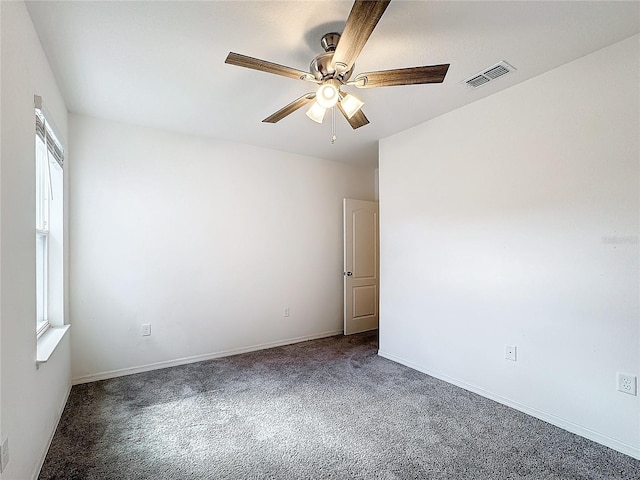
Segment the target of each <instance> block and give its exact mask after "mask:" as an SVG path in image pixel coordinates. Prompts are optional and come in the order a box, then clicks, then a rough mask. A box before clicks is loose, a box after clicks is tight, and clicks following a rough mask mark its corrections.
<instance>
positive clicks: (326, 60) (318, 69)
mask: <svg viewBox="0 0 640 480" xmlns="http://www.w3.org/2000/svg"><path fill="white" fill-rule="evenodd" d="M339 40H340V34H339V33H336V32H331V33H327V34H325V35H323V37H322V39H321V40H320V45H322V48H323V49H324V50H325V53H321V54H320V55H318V56H317V57H316V58H314V59H313V60H312V61H311V64H310V65H309V72H311V75H313V76H314V77H316V79H317V80H320V81H324V80H328V79H331V78H335V79H336V80H338V81H339V82H340V83H345V82H346V81H347V80H349V77H350V76H351V72H352V71H353V68H354V67H355V65H353V66H352V67H351V69H350V70H348V71H346V72H344V73H340V74H338V75H336V70H335V68H333V66H332V63H333V53H334V52H335V49H336V47H337V46H338V41H339Z"/></svg>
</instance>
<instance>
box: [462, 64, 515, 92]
mask: <svg viewBox="0 0 640 480" xmlns="http://www.w3.org/2000/svg"><path fill="white" fill-rule="evenodd" d="M514 70H515V68H514V67H512V66H511V65H509V64H508V63H507V62H505V61H504V60H503V61H502V62H500V63H496V64H495V65H492V66H491V67H489V68H487V69H485V70H483V71H482V72H478V73H476V74H475V75H473V76H472V77H470V78H468V79H466V80H463V81H464V83H466V84H467V85H469V86H470V87H471V88H478V87H480V86H482V85H484V84H486V83H489V82H491V81H492V80H495V79H497V78H500V77H503V76H504V75H506V74H507V73H510V72H513V71H514Z"/></svg>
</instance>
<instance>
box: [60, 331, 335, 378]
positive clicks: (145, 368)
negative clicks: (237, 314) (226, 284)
mask: <svg viewBox="0 0 640 480" xmlns="http://www.w3.org/2000/svg"><path fill="white" fill-rule="evenodd" d="M341 333H342V330H333V331H330V332H324V333H317V334H313V335H305V336H303V337H296V338H289V339H286V340H277V341H275V342H269V343H261V344H258V345H251V346H248V347H241V348H234V349H231V350H223V351H220V352H214V353H206V354H204V355H195V356H193V357H184V358H177V359H175V360H167V361H164V362H157V363H150V364H147V365H141V366H138V367H130V368H122V369H119V370H110V371H108V372H102V373H95V374H91V375H84V376H81V377H77V378H74V379H72V380H71V383H72V385H79V384H81V383H89V382H97V381H98V380H106V379H108V378H115V377H122V376H125V375H133V374H136V373H143V372H150V371H152V370H159V369H161V368H169V367H177V366H179V365H186V364H189V363H196V362H202V361H205V360H212V359H214V358H221V357H229V356H231V355H238V354H240V353H248V352H255V351H258V350H265V349H267V348H273V347H281V346H283V345H291V344H293V343H300V342H306V341H308V340H317V339H318V338H325V337H332V336H334V335H339V334H341Z"/></svg>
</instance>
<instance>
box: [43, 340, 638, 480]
mask: <svg viewBox="0 0 640 480" xmlns="http://www.w3.org/2000/svg"><path fill="white" fill-rule="evenodd" d="M376 352H377V337H376V334H375V333H367V334H359V335H354V336H350V337H343V336H336V337H331V338H325V339H321V340H314V341H310V342H304V343H299V344H296V345H289V346H285V347H278V348H272V349H269V350H262V351H259V352H253V353H247V354H242V355H236V356H232V357H226V358H220V359H216V360H210V361H205V362H199V363H193V364H189V365H184V366H179V367H173V368H167V369H163V370H155V371H152V372H147V373H141V374H137V375H129V376H125V377H119V378H114V379H110V380H104V381H100V382H94V383H88V384H83V385H77V386H74V387H73V388H72V390H71V395H70V398H69V401H68V403H67V405H66V407H65V410H64V413H63V415H62V418H61V420H60V424H59V426H58V429H57V430H56V433H55V436H54V438H53V442H52V445H51V448H50V449H49V452H48V454H47V457H46V459H45V462H44V465H43V468H42V470H41V472H40V477H39V478H40V479H42V480H45V479H65V480H76V479H78V480H79V479H82V480H85V479H87V480H89V479H91V480H93V479H96V480H98V479H100V480H105V479H114V480H115V479H118V480H122V479H141V480H142V479H154V480H160V479H403V480H404V479H456V480H457V479H465V480H466V479H481V480H491V479H501V480H503V479H536V480H537V479H540V480H542V479H545V480H553V479H603V480H605V479H606V480H612V479H629V480H631V479H634V480H637V479H640V461H638V460H634V459H633V458H631V457H628V456H626V455H623V454H621V453H618V452H616V451H614V450H611V449H609V448H606V447H603V446H601V445H598V444H596V443H594V442H591V441H589V440H586V439H584V438H581V437H579V436H577V435H573V434H571V433H568V432H566V431H564V430H561V429H559V428H556V427H554V426H552V425H550V424H548V423H545V422H543V421H540V420H537V419H535V418H533V417H530V416H528V415H525V414H523V413H520V412H518V411H516V410H513V409H511V408H509V407H506V406H503V405H501V404H498V403H496V402H493V401H491V400H488V399H486V398H483V397H480V396H479V395H476V394H473V393H470V392H468V391H466V390H463V389H461V388H458V387H455V386H453V385H451V384H448V383H446V382H443V381H440V380H437V379H435V378H433V377H430V376H428V375H424V374H422V373H419V372H417V371H415V370H412V369H410V368H407V367H404V366H402V365H399V364H397V363H394V362H392V361H389V360H386V359H384V358H382V357H379V356H377V354H376Z"/></svg>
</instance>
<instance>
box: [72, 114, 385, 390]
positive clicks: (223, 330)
mask: <svg viewBox="0 0 640 480" xmlns="http://www.w3.org/2000/svg"><path fill="white" fill-rule="evenodd" d="M70 131H71V150H72V151H73V165H72V168H71V171H70V174H71V180H70V181H71V184H72V189H71V240H70V242H71V253H70V254H71V293H72V297H71V318H72V321H73V336H72V365H73V373H72V376H73V378H74V381H77V382H81V381H87V380H92V379H95V378H102V377H107V376H111V375H115V374H121V373H130V372H134V371H138V370H143V369H145V368H149V367H150V366H152V365H154V364H159V365H157V366H163V365H171V364H174V363H181V362H184V361H188V360H195V359H200V358H206V357H209V356H215V355H219V354H222V353H229V352H237V351H242V350H249V349H254V348H258V347H261V346H268V345H273V344H280V343H288V342H293V341H296V340H300V339H305V338H313V337H317V336H324V335H328V334H333V333H337V332H339V331H341V329H342V210H341V209H342V198H343V197H353V198H361V199H366V200H371V199H373V197H374V170H373V169H363V168H356V167H350V166H347V165H345V164H341V163H335V162H330V161H326V160H320V159H317V158H312V157H304V156H298V155H293V154H290V153H284V152H279V151H275V150H269V149H264V148H257V147H251V146H248V145H242V144H236V143H228V142H222V141H217V140H213V139H207V138H203V137H194V136H187V135H182V134H175V133H168V132H164V131H159V130H153V129H148V128H141V127H134V126H128V125H124V124H120V123H114V122H108V121H104V120H98V119H94V118H90V117H86V116H78V115H73V114H72V115H71V116H70ZM284 307H290V309H291V316H290V317H288V318H284V317H283V308H284ZM144 323H151V324H152V335H151V336H150V337H142V336H141V325H142V324H144Z"/></svg>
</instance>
